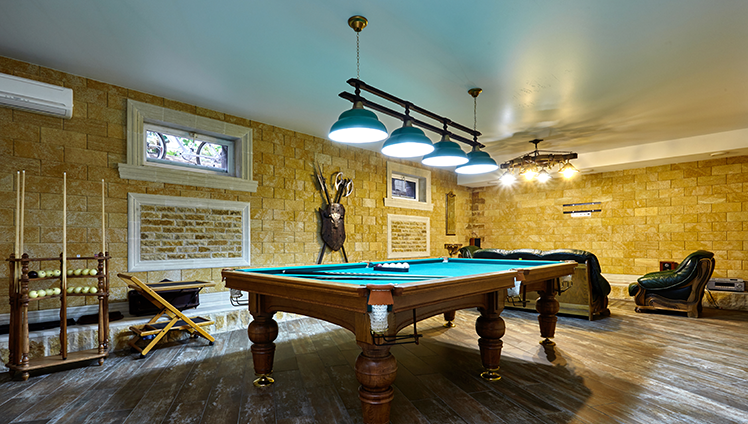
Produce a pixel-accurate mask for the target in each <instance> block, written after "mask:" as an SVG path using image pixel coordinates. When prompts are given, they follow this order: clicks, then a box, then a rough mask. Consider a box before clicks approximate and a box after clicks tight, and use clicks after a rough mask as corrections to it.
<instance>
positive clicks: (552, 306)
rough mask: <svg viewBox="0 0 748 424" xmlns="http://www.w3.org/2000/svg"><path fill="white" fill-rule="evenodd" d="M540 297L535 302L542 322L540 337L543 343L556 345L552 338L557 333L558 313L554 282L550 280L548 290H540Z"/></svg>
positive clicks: (539, 320)
mask: <svg viewBox="0 0 748 424" xmlns="http://www.w3.org/2000/svg"><path fill="white" fill-rule="evenodd" d="M538 294H539V295H540V298H539V299H538V300H537V302H536V303H535V309H536V310H537V311H538V314H540V315H538V323H539V324H540V337H542V338H543V340H542V341H541V342H540V344H542V345H546V346H554V345H555V344H556V343H554V342H553V341H552V340H551V338H552V337H553V336H555V335H556V321H557V320H558V318H556V314H557V313H558V308H559V305H558V300H556V296H555V294H554V292H553V282H550V283H549V284H548V285H547V287H546V290H538Z"/></svg>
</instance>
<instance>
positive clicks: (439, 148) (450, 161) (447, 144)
mask: <svg viewBox="0 0 748 424" xmlns="http://www.w3.org/2000/svg"><path fill="white" fill-rule="evenodd" d="M467 161H468V158H467V155H466V154H465V152H463V151H462V149H461V148H460V146H459V145H458V144H457V143H455V142H454V141H450V139H449V132H448V131H447V123H446V122H444V133H443V134H442V139H441V141H439V142H438V143H436V144H435V145H434V151H433V152H431V153H429V154H428V155H426V156H424V157H423V159H422V160H421V163H422V164H424V165H428V166H459V165H464V164H465V163H467Z"/></svg>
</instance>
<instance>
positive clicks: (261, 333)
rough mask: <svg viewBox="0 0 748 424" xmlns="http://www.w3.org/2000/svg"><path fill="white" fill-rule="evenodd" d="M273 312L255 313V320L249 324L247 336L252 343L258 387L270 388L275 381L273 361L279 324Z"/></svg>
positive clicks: (255, 382) (255, 383)
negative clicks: (273, 377)
mask: <svg viewBox="0 0 748 424" xmlns="http://www.w3.org/2000/svg"><path fill="white" fill-rule="evenodd" d="M273 314H274V313H273V312H270V313H253V314H252V316H253V317H254V320H252V322H250V323H249V328H248V329H247V334H248V335H249V340H250V341H252V346H251V348H250V349H251V350H252V362H254V367H255V375H256V376H257V377H258V378H257V379H256V380H255V381H254V385H255V386H257V387H262V386H269V385H271V384H273V382H274V380H273V379H272V377H270V376H271V375H272V373H273V360H274V358H275V343H273V341H274V340H275V338H276V337H278V323H277V322H275V320H274V319H273Z"/></svg>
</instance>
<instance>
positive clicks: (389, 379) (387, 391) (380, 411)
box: [356, 342, 397, 424]
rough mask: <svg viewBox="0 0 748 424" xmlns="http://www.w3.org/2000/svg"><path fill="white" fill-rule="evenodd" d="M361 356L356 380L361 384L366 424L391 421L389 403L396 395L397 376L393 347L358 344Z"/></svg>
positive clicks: (360, 395) (359, 395) (357, 364)
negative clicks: (394, 387) (395, 383)
mask: <svg viewBox="0 0 748 424" xmlns="http://www.w3.org/2000/svg"><path fill="white" fill-rule="evenodd" d="M358 345H359V346H361V354H360V355H358V359H356V379H358V382H359V383H361V387H359V388H358V397H359V399H361V409H362V412H363V416H364V423H365V424H386V423H389V422H390V404H391V402H392V399H393V398H394V396H395V390H394V389H393V388H392V383H394V382H395V375H396V374H397V360H395V357H394V356H392V354H391V353H390V346H376V345H373V344H368V343H364V342H358Z"/></svg>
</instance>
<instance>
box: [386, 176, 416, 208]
mask: <svg viewBox="0 0 748 424" xmlns="http://www.w3.org/2000/svg"><path fill="white" fill-rule="evenodd" d="M419 182H420V181H419V179H418V178H416V177H411V176H410V175H403V174H396V173H394V172H393V173H392V177H391V178H390V183H391V184H392V187H391V188H392V197H393V198H398V199H405V200H413V201H416V202H417V201H418V188H419V187H418V186H419V185H420V184H419Z"/></svg>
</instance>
